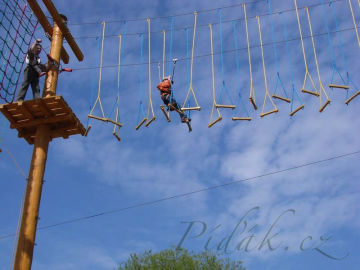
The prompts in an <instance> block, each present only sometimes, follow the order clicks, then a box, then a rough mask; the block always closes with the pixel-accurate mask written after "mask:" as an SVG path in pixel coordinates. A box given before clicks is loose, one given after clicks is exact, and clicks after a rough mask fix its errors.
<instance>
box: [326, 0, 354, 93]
mask: <svg viewBox="0 0 360 270" xmlns="http://www.w3.org/2000/svg"><path fill="white" fill-rule="evenodd" d="M320 1H321V10H322V15H323V20H324V23H325V28H326V34H327V38H328V43H329V48H330V54H331V67H332V70H331V80H330V84H329V87H330V88H340V89H345V90H347V89H349V86H348V85H347V82H345V79H344V78H343V76H342V75H341V73H340V70H339V68H338V65H337V63H336V59H335V53H334V46H333V42H332V40H331V36H330V30H329V22H328V19H327V15H326V13H325V7H324V0H320ZM344 64H345V63H344ZM335 72H336V73H337V74H338V75H339V78H340V79H341V81H342V83H343V84H342V85H338V84H334V76H335Z"/></svg>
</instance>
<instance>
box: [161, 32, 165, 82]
mask: <svg viewBox="0 0 360 270" xmlns="http://www.w3.org/2000/svg"><path fill="white" fill-rule="evenodd" d="M162 33H163V61H162V70H163V72H162V78H163V79H164V78H165V43H166V36H165V35H166V34H165V30H163V31H162Z"/></svg>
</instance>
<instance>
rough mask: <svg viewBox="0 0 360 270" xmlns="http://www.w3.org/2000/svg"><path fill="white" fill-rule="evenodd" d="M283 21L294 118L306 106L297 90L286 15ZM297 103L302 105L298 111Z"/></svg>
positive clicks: (282, 18) (291, 114)
mask: <svg viewBox="0 0 360 270" xmlns="http://www.w3.org/2000/svg"><path fill="white" fill-rule="evenodd" d="M282 15H283V14H282ZM281 21H282V25H283V34H284V39H285V40H286V42H285V45H286V55H287V59H288V65H289V70H290V80H291V88H292V91H291V105H290V114H289V115H290V116H294V115H295V114H296V113H297V112H299V111H300V110H302V109H304V107H305V105H304V103H303V101H302V99H301V98H300V96H299V93H298V91H297V90H296V88H295V79H294V70H293V67H292V58H291V54H290V49H289V40H288V30H287V26H286V23H285V19H284V15H283V16H281ZM295 101H297V102H298V103H300V105H299V106H298V107H297V108H296V109H294V103H295Z"/></svg>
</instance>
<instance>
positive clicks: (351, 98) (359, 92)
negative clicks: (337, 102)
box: [345, 90, 360, 105]
mask: <svg viewBox="0 0 360 270" xmlns="http://www.w3.org/2000/svg"><path fill="white" fill-rule="evenodd" d="M358 95H360V90H359V91H357V92H356V93H355V94H354V95H353V96H351V97H350V98H348V99H347V100H346V101H345V103H346V105H349V103H350V101H352V100H353V99H354V98H356V97H357V96H358Z"/></svg>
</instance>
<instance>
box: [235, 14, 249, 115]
mask: <svg viewBox="0 0 360 270" xmlns="http://www.w3.org/2000/svg"><path fill="white" fill-rule="evenodd" d="M233 32H234V45H235V62H236V73H237V78H238V96H239V98H238V100H239V101H238V103H239V105H241V106H239V107H241V108H243V110H244V111H245V113H246V115H247V117H235V116H234V117H232V120H233V121H237V120H247V121H251V118H250V115H249V112H248V110H247V109H246V105H245V103H244V101H243V99H242V95H241V80H240V77H241V73H240V61H239V45H238V37H237V34H236V32H237V31H236V21H233ZM238 110H239V111H240V108H239V109H238Z"/></svg>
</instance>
